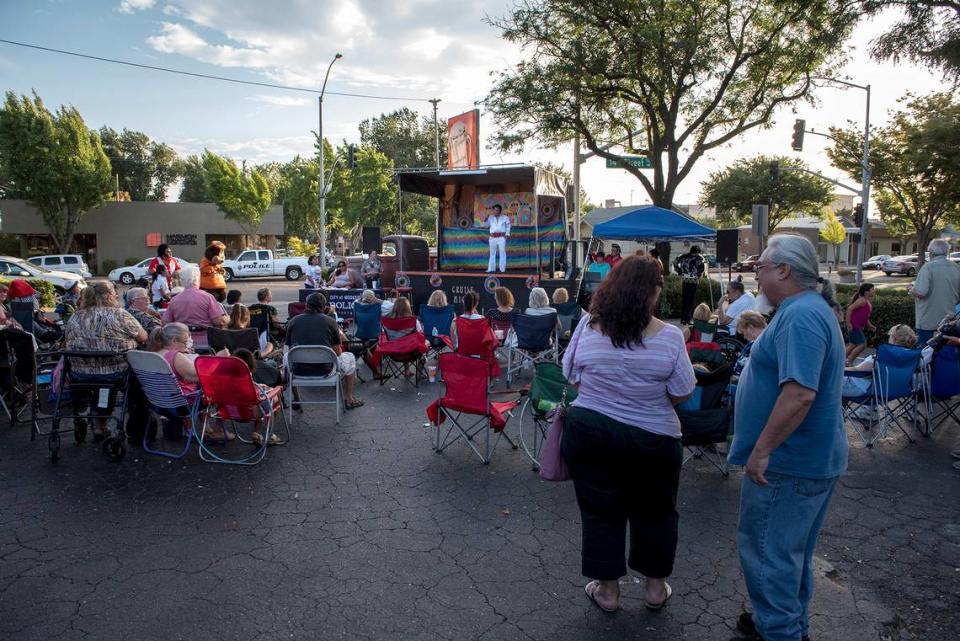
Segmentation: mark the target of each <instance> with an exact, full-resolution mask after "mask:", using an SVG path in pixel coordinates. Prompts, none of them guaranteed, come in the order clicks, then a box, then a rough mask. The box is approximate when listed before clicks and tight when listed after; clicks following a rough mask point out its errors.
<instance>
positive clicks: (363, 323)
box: [347, 301, 381, 383]
mask: <svg viewBox="0 0 960 641" xmlns="http://www.w3.org/2000/svg"><path fill="white" fill-rule="evenodd" d="M380 312H381V305H380V303H361V302H359V301H357V302H355V303H354V304H353V325H352V327H353V333H352V334H351V335H350V337H349V338H350V342H349V343H348V344H347V346H348V349H349V350H350V352H351V353H352V354H353V355H354V356H356V357H357V360H358V361H359V360H360V359H363V361H364V362H365V363H368V364H369V363H371V362H373V360H374V359H373V350H374V348H375V347H376V346H377V343H378V342H379V341H380V332H381V326H380V316H381V314H380ZM357 365H358V367H357V379H358V380H359V381H360V382H361V383H362V382H363V379H362V378H360V368H359V362H358V363H357ZM373 374H374V375H376V372H373Z"/></svg>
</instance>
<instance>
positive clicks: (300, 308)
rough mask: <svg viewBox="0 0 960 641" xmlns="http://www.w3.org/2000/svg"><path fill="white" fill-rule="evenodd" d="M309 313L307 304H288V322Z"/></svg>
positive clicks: (296, 302)
mask: <svg viewBox="0 0 960 641" xmlns="http://www.w3.org/2000/svg"><path fill="white" fill-rule="evenodd" d="M306 311H307V304H306V303H301V302H299V301H293V302H292V303H287V321H289V320H290V319H291V318H296V317H297V316H299V315H300V314H303V313H304V312H306Z"/></svg>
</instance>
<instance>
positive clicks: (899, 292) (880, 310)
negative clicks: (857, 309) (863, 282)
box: [837, 285, 914, 347]
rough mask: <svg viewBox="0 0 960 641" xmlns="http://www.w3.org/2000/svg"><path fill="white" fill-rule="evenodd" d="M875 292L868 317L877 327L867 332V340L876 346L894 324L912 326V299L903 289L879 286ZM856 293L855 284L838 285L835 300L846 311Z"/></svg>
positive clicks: (884, 338)
mask: <svg viewBox="0 0 960 641" xmlns="http://www.w3.org/2000/svg"><path fill="white" fill-rule="evenodd" d="M874 291H875V292H876V294H875V295H874V297H873V314H872V315H871V317H870V322H872V323H873V324H874V325H876V327H877V331H876V332H874V333H871V332H869V331H868V332H867V342H868V343H869V344H870V345H871V346H872V347H876V346H877V345H879V344H880V343H883V342H884V341H885V340H886V339H887V332H889V331H890V328H891V327H893V326H894V325H900V324H903V325H909V326H910V327H913V326H914V324H913V323H914V299H913V296H911V295H910V294H908V293H907V292H906V290H903V289H891V288H883V289H882V288H880V287H877V288H875V289H874ZM856 293H857V286H856V285H838V286H837V302H838V303H840V305H842V306H843V309H844V311H846V309H847V306H848V305H849V304H850V303H851V302H852V301H853V296H854V294H856Z"/></svg>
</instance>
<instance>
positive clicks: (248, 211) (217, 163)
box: [203, 150, 271, 236]
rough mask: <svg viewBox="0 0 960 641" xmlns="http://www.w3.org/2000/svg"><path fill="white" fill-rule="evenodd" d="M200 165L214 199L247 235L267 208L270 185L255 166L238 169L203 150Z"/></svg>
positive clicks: (257, 227) (252, 232)
mask: <svg viewBox="0 0 960 641" xmlns="http://www.w3.org/2000/svg"><path fill="white" fill-rule="evenodd" d="M203 168H204V172H205V173H206V178H207V185H208V187H209V189H210V193H211V194H212V195H213V198H214V202H215V203H217V207H219V208H220V211H222V212H223V213H224V215H225V216H226V217H227V218H229V219H230V220H234V221H236V222H237V224H238V225H240V227H241V228H242V229H243V231H244V232H245V233H246V234H247V235H248V236H256V235H257V233H258V232H259V231H260V223H261V222H263V215H264V214H265V213H267V210H268V209H270V203H271V194H270V186H269V185H268V184H267V181H266V179H265V178H264V177H263V176H262V175H261V174H260V172H258V171H257V170H256V169H254V170H252V171H249V172H248V171H241V170H240V169H238V168H237V166H236V165H234V164H233V163H232V162H230V161H229V160H227V159H226V158H223V157H221V156H218V155H217V154H215V153H213V152H211V151H209V150H204V152H203Z"/></svg>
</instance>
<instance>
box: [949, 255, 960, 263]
mask: <svg viewBox="0 0 960 641" xmlns="http://www.w3.org/2000/svg"><path fill="white" fill-rule="evenodd" d="M947 260H949V261H951V262H954V263H957V264H958V265H960V252H950V254H949V255H948V256H947Z"/></svg>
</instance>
